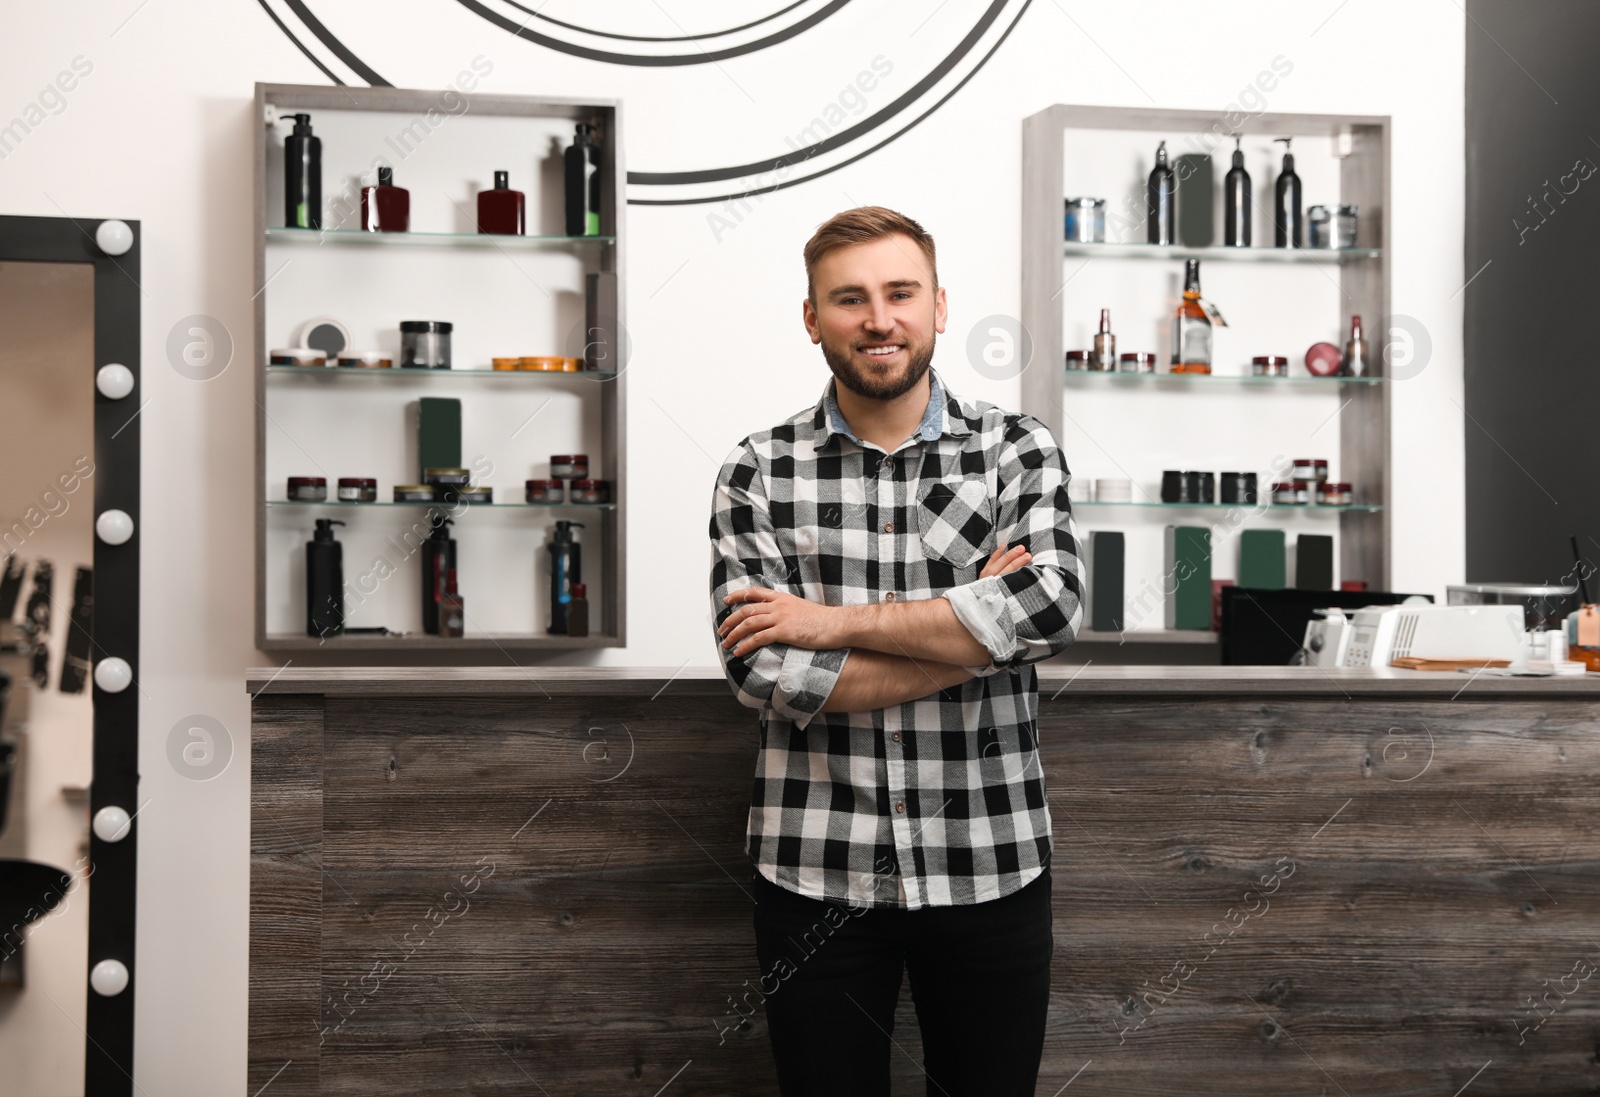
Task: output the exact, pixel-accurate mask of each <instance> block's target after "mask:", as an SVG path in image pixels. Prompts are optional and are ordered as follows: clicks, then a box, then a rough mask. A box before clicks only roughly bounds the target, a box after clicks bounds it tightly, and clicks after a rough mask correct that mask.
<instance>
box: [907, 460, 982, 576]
mask: <svg viewBox="0 0 1600 1097" xmlns="http://www.w3.org/2000/svg"><path fill="white" fill-rule="evenodd" d="M916 515H917V527H918V533H919V534H920V535H921V538H922V553H923V555H924V556H926V557H928V558H929V559H936V560H942V561H944V562H945V563H947V564H950V565H951V566H952V567H956V568H966V567H971V566H973V565H975V564H976V563H977V562H978V561H979V560H980V559H981V558H982V557H984V556H986V555H987V554H988V553H990V552H992V551H993V549H994V517H993V509H992V506H991V503H990V499H989V485H988V483H987V482H986V481H984V480H983V479H981V478H979V479H974V480H935V481H934V482H932V483H930V484H928V485H927V486H925V487H924V488H923V489H922V490H921V491H920V492H919V494H918V496H917V506H916Z"/></svg>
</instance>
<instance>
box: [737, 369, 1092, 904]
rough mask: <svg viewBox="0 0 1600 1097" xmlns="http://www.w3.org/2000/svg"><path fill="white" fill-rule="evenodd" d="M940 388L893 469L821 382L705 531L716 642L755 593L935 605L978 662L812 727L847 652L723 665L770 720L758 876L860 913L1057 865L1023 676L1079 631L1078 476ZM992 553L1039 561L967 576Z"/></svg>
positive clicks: (1043, 446)
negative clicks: (1074, 479) (740, 599)
mask: <svg viewBox="0 0 1600 1097" xmlns="http://www.w3.org/2000/svg"><path fill="white" fill-rule="evenodd" d="M931 377H932V386H931V396H930V400H929V404H928V411H927V414H926V415H925V416H924V418H923V421H922V423H921V425H920V426H919V427H918V429H917V430H916V431H915V432H913V433H912V435H911V436H910V437H909V438H907V439H906V441H904V442H903V443H901V444H900V446H899V447H898V448H897V449H895V450H894V451H893V452H892V453H886V452H885V451H884V450H883V449H881V448H880V447H878V446H876V445H873V444H872V443H870V442H863V441H861V440H860V439H859V438H856V437H855V436H854V435H853V434H852V433H850V431H849V427H848V425H847V424H846V423H845V420H844V418H843V416H841V415H840V414H839V410H838V405H837V403H836V401H835V400H834V395H833V391H834V390H833V383H832V381H831V380H830V382H829V385H828V387H827V389H826V391H825V392H824V393H823V396H822V399H821V400H819V401H818V402H817V405H816V406H815V407H814V408H812V409H810V410H808V411H805V412H802V413H801V414H799V415H796V416H795V417H794V418H792V419H790V420H789V421H788V422H785V423H782V424H780V425H779V426H777V427H774V428H773V429H771V430H766V431H761V432H760V433H757V434H752V435H750V436H749V437H748V438H746V439H745V440H744V441H743V442H741V443H740V444H739V446H738V447H737V448H736V449H735V450H734V451H733V452H732V453H731V454H730V455H729V456H728V459H727V461H726V462H725V463H724V464H723V466H722V471H721V473H720V474H719V475H718V477H717V487H716V493H715V497H714V504H713V513H712V517H711V541H712V569H711V596H712V607H713V615H714V617H715V619H716V624H718V625H720V624H721V623H722V621H723V620H724V619H725V618H727V616H728V615H729V614H730V613H732V612H733V610H734V609H735V608H737V606H729V605H724V604H723V601H722V600H723V597H724V596H725V595H727V594H728V593H729V592H730V591H735V590H739V589H741V588H744V587H750V586H762V587H767V588H769V589H773V590H781V591H788V592H789V593H791V594H795V595H798V596H800V597H802V598H806V599H809V600H811V601H814V602H820V603H824V604H826V605H832V606H839V605H863V604H867V603H876V602H879V601H887V600H894V599H900V600H904V599H928V598H937V597H943V598H946V599H948V600H949V602H950V605H951V607H952V609H954V611H955V615H956V617H957V619H958V620H960V621H961V623H962V624H963V625H964V626H965V627H966V628H967V629H968V630H969V631H970V632H971V633H972V635H973V636H974V637H975V638H976V639H977V640H978V641H979V642H980V643H982V645H983V646H984V648H986V649H987V651H988V653H989V656H990V661H989V663H988V664H986V665H984V666H982V667H974V668H970V669H973V670H975V671H976V673H977V674H978V676H977V677H975V678H973V679H971V680H969V681H967V682H964V683H962V684H961V685H958V686H953V687H951V688H949V689H944V690H939V691H935V692H931V693H930V694H929V695H928V696H926V697H923V698H921V699H920V700H915V701H908V702H906V703H904V704H898V705H891V706H889V707H887V708H881V709H872V710H869V711H864V712H849V713H844V712H828V713H824V712H820V711H819V710H820V709H821V708H822V706H823V704H824V703H825V702H826V701H827V698H828V695H829V693H831V692H832V690H833V687H834V683H835V682H836V681H837V680H838V677H839V673H840V670H841V668H842V667H843V666H844V664H845V662H846V660H847V659H848V658H849V656H850V652H849V650H848V649H835V650H831V651H810V650H807V649H804V648H799V647H794V646H791V645H788V644H782V643H772V644H768V645H766V646H764V647H760V648H757V649H755V650H754V651H751V652H747V653H746V654H744V655H742V656H737V657H736V656H734V655H733V654H732V653H731V652H729V651H727V650H724V649H722V648H721V647H720V646H719V648H718V650H719V651H720V652H721V654H722V657H723V661H724V669H725V671H726V673H727V676H728V680H729V682H730V683H731V684H732V686H733V688H734V691H735V693H736V694H737V696H738V698H739V700H740V701H742V702H743V703H744V704H746V705H748V706H750V707H751V708H755V709H759V710H760V713H761V718H760V719H761V738H760V748H759V752H758V754H757V757H756V775H755V789H754V794H753V797H752V803H751V808H750V818H749V826H748V831H747V838H748V849H749V853H750V857H751V859H752V860H753V861H754V862H755V864H756V867H757V868H758V869H759V870H760V871H761V873H762V874H763V875H765V876H766V877H767V878H768V879H770V880H772V881H773V882H774V883H777V884H778V885H780V886H782V887H786V888H788V889H789V890H791V891H795V892H798V893H800V894H802V895H808V896H812V897H814V898H818V899H824V900H828V901H832V902H840V903H848V904H850V905H852V906H853V907H860V906H879V907H883V906H900V907H906V908H910V909H917V908H921V907H929V906H950V905H957V904H971V903H981V902H985V901H987V900H991V899H997V898H1000V897H1001V896H1004V895H1008V894H1010V893H1011V892H1013V891H1016V890H1017V889H1019V888H1021V887H1022V886H1023V885H1025V884H1027V883H1029V882H1030V881H1032V880H1034V879H1035V878H1036V877H1038V876H1039V874H1040V873H1041V872H1043V871H1044V868H1045V866H1046V865H1048V864H1049V860H1050V851H1051V835H1050V811H1049V808H1048V806H1047V805H1046V803H1045V783H1044V774H1043V772H1042V771H1041V769H1040V764H1039V755H1038V740H1037V735H1036V732H1035V728H1036V719H1037V716H1038V693H1037V679H1036V675H1035V673H1034V668H1033V666H1032V664H1033V663H1035V662H1037V661H1038V660H1041V659H1044V658H1046V657H1048V656H1050V655H1054V654H1056V653H1057V652H1060V651H1062V650H1063V649H1064V648H1066V647H1067V646H1068V645H1069V644H1071V643H1072V641H1073V638H1074V637H1075V636H1076V635H1077V632H1078V629H1079V627H1080V626H1081V624H1082V620H1083V609H1082V603H1083V596H1084V568H1083V564H1082V562H1081V553H1080V550H1079V547H1078V537H1077V533H1076V530H1075V528H1074V525H1073V522H1072V510H1071V504H1070V502H1069V500H1068V497H1067V485H1068V482H1069V480H1070V477H1071V474H1070V473H1069V471H1068V469H1067V465H1066V461H1065V460H1064V459H1063V458H1062V455H1061V451H1060V449H1059V448H1058V447H1057V445H1056V441H1055V439H1054V438H1053V437H1052V436H1051V434H1050V431H1049V430H1048V429H1047V428H1046V427H1045V426H1044V424H1042V423H1040V422H1039V421H1038V420H1037V419H1034V418H1032V417H1031V416H1028V415H1020V414H1014V413H1011V412H1006V411H1003V410H1001V409H1000V408H997V407H994V406H992V405H990V404H985V403H981V402H977V401H964V400H960V399H958V398H957V397H955V396H953V395H950V394H948V393H947V392H946V390H945V389H944V386H943V385H942V383H941V382H940V380H939V377H938V374H937V373H936V372H931ZM1002 542H1004V543H1007V544H1012V545H1016V544H1021V545H1024V546H1025V547H1026V548H1027V549H1028V551H1029V552H1030V553H1031V554H1032V560H1031V562H1030V563H1029V564H1028V566H1027V567H1024V568H1021V569H1019V570H1017V571H1014V572H1012V573H1011V574H1009V575H1003V576H995V577H991V578H987V579H980V578H979V577H978V573H979V571H980V570H981V569H982V567H983V565H984V563H985V562H986V560H987V558H988V556H989V554H990V552H991V551H992V550H993V549H994V548H995V546H997V545H999V544H1001V543H1002Z"/></svg>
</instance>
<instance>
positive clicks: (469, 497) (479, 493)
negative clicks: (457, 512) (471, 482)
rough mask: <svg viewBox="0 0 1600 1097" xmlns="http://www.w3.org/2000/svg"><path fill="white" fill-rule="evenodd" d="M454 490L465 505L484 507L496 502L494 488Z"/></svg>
mask: <svg viewBox="0 0 1600 1097" xmlns="http://www.w3.org/2000/svg"><path fill="white" fill-rule="evenodd" d="M452 490H453V491H455V493H456V494H457V496H458V497H459V498H460V499H461V501H462V502H463V503H471V504H474V505H482V504H485V503H492V502H494V488H490V487H482V486H477V487H470V488H454V489H452Z"/></svg>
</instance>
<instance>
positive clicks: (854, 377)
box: [822, 339, 934, 400]
mask: <svg viewBox="0 0 1600 1097" xmlns="http://www.w3.org/2000/svg"><path fill="white" fill-rule="evenodd" d="M933 344H934V341H933V340H932V339H930V340H928V345H927V346H926V347H924V348H922V349H921V350H920V351H918V350H915V349H914V348H913V347H912V346H911V344H910V343H909V342H907V343H906V350H907V351H908V352H910V353H911V363H910V364H909V365H908V366H907V367H906V371H905V373H904V374H903V375H901V376H900V377H898V378H896V377H886V378H878V377H873V376H870V375H868V374H865V373H863V372H862V371H861V370H860V369H859V368H858V367H857V365H856V363H855V360H854V357H853V352H852V351H851V350H849V349H847V350H846V351H845V353H843V354H840V353H839V352H838V351H836V350H834V349H833V348H832V347H830V346H828V341H827V340H826V339H824V340H823V341H822V357H823V359H824V360H825V361H826V362H827V363H828V369H830V370H832V371H833V376H834V378H835V379H837V380H838V382H839V383H840V384H841V385H843V386H844V387H845V388H847V389H849V390H850V391H851V392H853V393H855V394H856V395H857V396H865V397H867V398H868V399H870V400H893V399H894V398H895V397H897V396H904V395H905V394H906V393H908V392H910V391H911V390H912V389H913V388H915V387H916V386H917V382H919V381H921V380H922V375H923V374H925V373H927V372H928V367H929V366H930V365H932V364H933Z"/></svg>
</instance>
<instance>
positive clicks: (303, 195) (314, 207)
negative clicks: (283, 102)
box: [278, 114, 322, 229]
mask: <svg viewBox="0 0 1600 1097" xmlns="http://www.w3.org/2000/svg"><path fill="white" fill-rule="evenodd" d="M290 120H293V122H294V132H293V133H291V134H290V135H289V136H288V137H285V138H284V139H283V223H284V224H285V225H286V226H288V227H289V228H292V229H320V228H321V227H322V138H320V137H317V136H315V135H314V134H312V132H311V115H309V114H291V115H286V116H285V117H283V118H280V119H278V121H280V122H287V121H290Z"/></svg>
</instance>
